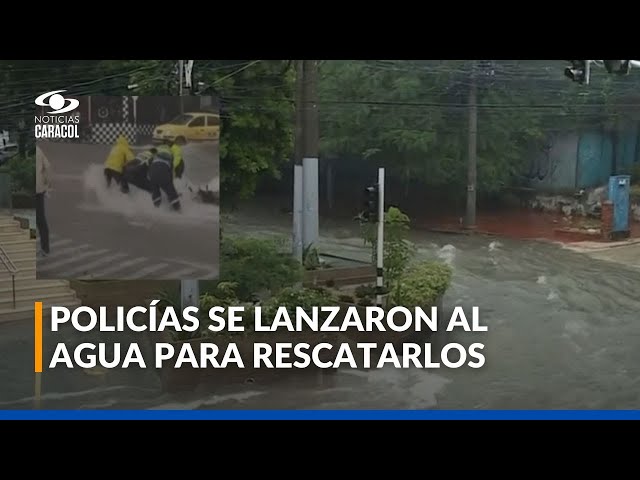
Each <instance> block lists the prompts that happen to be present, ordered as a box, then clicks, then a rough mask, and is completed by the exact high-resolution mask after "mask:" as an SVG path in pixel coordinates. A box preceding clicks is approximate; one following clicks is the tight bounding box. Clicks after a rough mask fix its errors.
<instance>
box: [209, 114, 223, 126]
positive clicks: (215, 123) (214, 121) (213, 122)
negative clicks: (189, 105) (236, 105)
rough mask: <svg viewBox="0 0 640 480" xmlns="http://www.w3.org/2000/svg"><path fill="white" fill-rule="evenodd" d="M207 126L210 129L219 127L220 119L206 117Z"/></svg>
mask: <svg viewBox="0 0 640 480" xmlns="http://www.w3.org/2000/svg"><path fill="white" fill-rule="evenodd" d="M207 125H208V126H210V127H214V126H215V127H217V126H219V125H220V117H214V116H208V117H207Z"/></svg>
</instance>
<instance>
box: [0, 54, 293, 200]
mask: <svg viewBox="0 0 640 480" xmlns="http://www.w3.org/2000/svg"><path fill="white" fill-rule="evenodd" d="M0 71H2V72H3V75H4V78H3V80H4V81H3V83H2V86H1V90H0V126H4V128H5V129H8V130H15V129H16V128H17V123H18V119H19V118H24V119H25V120H26V121H28V122H29V121H31V120H32V117H31V112H33V99H34V98H35V97H36V96H37V95H39V94H41V93H43V92H47V91H51V90H54V89H55V90H58V89H66V90H69V94H70V95H134V94H136V95H159V96H162V95H177V94H178V93H179V86H178V72H177V68H176V61H172V60H105V61H101V60H74V61H72V62H67V61H60V60H34V61H31V60H28V61H27V60H21V61H10V60H5V61H1V62H0ZM293 80H294V79H293V71H292V69H291V68H290V62H288V61H286V60H263V61H251V60H197V61H196V62H195V64H194V70H193V84H194V86H197V87H196V89H197V90H199V91H200V92H201V93H202V94H205V95H206V94H214V95H216V96H218V97H219V99H220V101H221V104H222V111H221V117H222V133H221V139H220V167H221V179H220V181H221V189H222V192H223V194H224V195H225V199H226V202H225V203H226V204H228V203H231V202H232V201H233V199H234V198H246V197H249V196H251V195H252V194H253V193H254V190H255V187H256V183H257V181H258V179H259V178H260V176H262V175H269V176H276V177H277V176H278V175H279V172H280V167H281V166H282V164H283V163H284V162H286V161H288V159H289V156H290V154H291V148H292V127H293V125H292V118H293V104H292V102H291V98H292V95H293V92H292V88H293ZM184 93H187V92H186V91H185V92H184ZM227 202H228V203H227Z"/></svg>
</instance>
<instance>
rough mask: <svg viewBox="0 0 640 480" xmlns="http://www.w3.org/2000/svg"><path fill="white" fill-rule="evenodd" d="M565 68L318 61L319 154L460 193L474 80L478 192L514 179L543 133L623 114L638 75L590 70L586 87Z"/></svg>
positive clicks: (611, 121) (599, 124) (600, 125)
mask: <svg viewBox="0 0 640 480" xmlns="http://www.w3.org/2000/svg"><path fill="white" fill-rule="evenodd" d="M472 63H475V65H472ZM563 70H564V64H563V63H562V62H554V61H491V62H482V61H477V62H470V61H380V60H367V61H331V62H325V63H323V64H322V67H321V77H320V78H321V81H320V98H321V106H320V112H321V136H322V151H323V152H324V153H325V154H331V155H332V156H337V157H345V158H349V157H353V156H359V157H361V158H372V159H374V160H375V162H376V164H383V165H385V166H386V167H387V170H388V172H389V175H393V176H395V177H398V178H404V179H406V180H407V181H408V180H409V179H412V180H414V181H415V180H419V181H420V183H422V184H424V185H426V186H429V187H436V188H443V187H444V188H448V189H451V190H454V191H458V192H464V185H465V184H466V163H467V159H468V133H469V106H468V101H469V92H470V87H471V84H472V78H474V79H475V84H476V85H477V105H478V107H477V112H478V113H477V119H478V121H477V159H478V189H479V191H480V192H481V193H483V192H484V193H493V192H497V191H499V190H500V189H501V188H502V187H503V186H505V185H510V184H514V183H520V181H521V180H522V179H521V177H522V174H523V172H524V171H525V170H526V168H525V166H526V165H525V162H526V161H527V159H528V154H529V153H530V152H531V151H532V150H535V149H540V148H542V147H543V146H544V144H545V142H546V138H547V137H548V135H549V134H551V133H554V132H559V131H564V130H581V129H587V128H597V129H605V130H607V129H608V130H607V131H615V130H616V127H615V126H616V125H618V123H617V122H618V120H619V119H620V117H623V116H625V115H626V116H629V114H630V112H629V109H627V110H625V109H624V107H623V105H624V104H626V103H628V99H629V96H630V95H632V94H633V93H634V92H635V91H637V87H638V86H639V85H640V77H638V75H637V74H636V75H635V76H633V75H629V76H628V77H618V76H613V75H608V74H606V73H604V72H603V71H602V70H597V69H595V68H594V71H593V72H592V82H591V84H590V85H588V86H586V85H578V84H576V83H573V82H571V81H569V80H568V79H567V78H565V77H564V75H563ZM472 75H473V77H472ZM636 111H637V109H636ZM612 125H614V126H613V127H612Z"/></svg>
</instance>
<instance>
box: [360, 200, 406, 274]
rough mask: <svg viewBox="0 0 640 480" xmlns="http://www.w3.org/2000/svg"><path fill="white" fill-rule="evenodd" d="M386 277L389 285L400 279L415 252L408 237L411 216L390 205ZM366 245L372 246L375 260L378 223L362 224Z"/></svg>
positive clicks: (387, 230)
mask: <svg viewBox="0 0 640 480" xmlns="http://www.w3.org/2000/svg"><path fill="white" fill-rule="evenodd" d="M384 224H385V227H384V228H385V229H384V278H385V282H386V283H387V285H391V284H393V283H395V282H396V281H398V279H399V278H400V277H401V276H402V274H403V273H404V271H405V270H406V268H407V266H408V265H409V262H410V261H411V258H412V257H413V255H414V254H415V247H414V245H413V243H411V242H410V241H409V240H408V239H407V237H408V234H409V224H410V219H409V217H408V216H407V215H406V214H404V213H403V212H402V211H401V210H400V209H399V208H396V207H389V209H388V210H387V213H386V214H385V218H384ZM361 228H362V236H363V239H364V242H365V245H370V246H371V257H372V262H375V256H376V246H377V243H376V242H377V238H378V230H377V226H376V225H372V224H366V223H365V224H362V225H361Z"/></svg>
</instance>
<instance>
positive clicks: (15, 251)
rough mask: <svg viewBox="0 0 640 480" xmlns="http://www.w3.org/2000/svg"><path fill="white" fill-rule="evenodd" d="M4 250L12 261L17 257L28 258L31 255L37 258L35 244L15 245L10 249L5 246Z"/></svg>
mask: <svg viewBox="0 0 640 480" xmlns="http://www.w3.org/2000/svg"><path fill="white" fill-rule="evenodd" d="M2 249H3V250H4V251H5V252H6V253H7V255H9V258H11V259H12V260H13V259H14V258H16V257H26V256H29V255H30V256H32V257H33V258H36V246H35V245H34V244H28V243H25V244H15V245H12V246H11V247H9V248H7V247H5V246H3V247H2Z"/></svg>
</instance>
